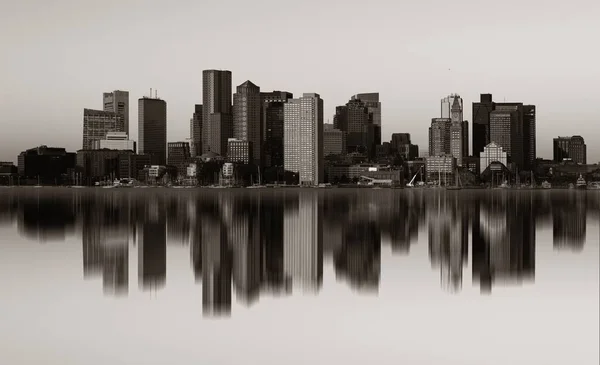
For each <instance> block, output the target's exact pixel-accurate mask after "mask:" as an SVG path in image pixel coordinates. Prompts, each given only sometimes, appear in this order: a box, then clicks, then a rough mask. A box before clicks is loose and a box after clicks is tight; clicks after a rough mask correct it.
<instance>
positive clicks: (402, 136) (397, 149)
mask: <svg viewBox="0 0 600 365" xmlns="http://www.w3.org/2000/svg"><path fill="white" fill-rule="evenodd" d="M390 144H391V146H390V148H391V150H392V153H395V154H397V155H398V156H400V157H401V158H402V159H403V160H405V161H412V160H414V159H415V158H417V157H419V146H418V145H415V144H412V142H411V140H410V133H392V140H391V142H390Z"/></svg>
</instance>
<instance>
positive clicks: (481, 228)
mask: <svg viewBox="0 0 600 365" xmlns="http://www.w3.org/2000/svg"><path fill="white" fill-rule="evenodd" d="M3 195H4V197H3V198H4V199H2V201H1V202H0V224H3V225H10V224H13V223H14V222H16V224H17V228H18V231H19V233H20V234H21V235H22V236H24V237H27V238H29V239H33V240H39V241H42V242H46V241H53V240H64V239H65V238H66V237H67V236H69V235H73V234H75V232H81V240H82V241H81V242H82V248H83V257H82V262H83V278H84V279H86V280H87V279H92V278H101V281H102V286H103V290H104V293H105V294H106V295H117V296H123V295H127V293H128V291H129V260H130V252H129V251H130V247H131V246H137V247H135V249H136V252H137V255H136V257H137V271H138V287H139V288H140V290H143V291H147V290H149V291H157V290H161V288H163V287H164V286H165V285H166V275H167V259H166V255H167V244H169V245H180V246H181V245H183V246H185V245H189V256H190V269H191V270H190V272H191V275H193V279H192V280H195V281H196V282H197V283H198V284H199V285H201V287H202V289H201V291H202V308H203V312H204V314H205V315H207V316H219V315H229V314H230V313H231V308H232V296H233V294H235V300H236V302H238V303H241V304H244V305H247V306H250V305H253V304H255V303H256V302H258V301H259V299H260V297H261V296H264V295H267V296H281V295H289V294H291V293H292V292H295V291H299V292H301V293H305V294H306V293H308V294H310V293H312V294H316V293H318V292H319V291H320V290H321V286H322V282H323V262H324V256H326V257H330V258H331V259H332V265H333V269H334V273H335V277H336V279H337V280H338V281H340V282H343V283H346V285H348V286H349V287H351V288H352V289H354V290H356V291H359V292H364V293H377V292H378V289H379V285H380V280H381V277H382V276H384V275H385V272H383V273H382V272H381V250H382V245H387V244H388V243H389V245H390V249H391V251H392V253H393V254H397V255H408V254H410V247H411V245H413V244H416V243H417V241H418V236H419V231H421V230H424V231H425V232H426V237H427V241H428V252H429V260H430V263H431V267H432V268H433V270H436V271H439V275H440V283H441V286H442V288H443V289H444V290H447V291H449V292H459V291H460V290H461V288H462V285H463V272H464V270H468V269H469V268H468V267H469V266H471V268H470V270H471V271H472V280H473V283H474V284H475V285H477V286H479V287H480V288H481V291H482V293H489V292H491V291H492V290H493V287H495V286H498V285H501V286H503V285H507V284H517V285H518V284H522V283H524V282H532V281H533V280H534V278H535V249H536V244H535V233H536V228H539V227H542V226H548V227H550V226H551V227H552V232H553V247H554V249H555V250H560V251H562V250H564V249H570V250H574V251H581V250H582V249H583V245H584V243H585V238H586V219H587V217H588V216H594V217H595V219H598V211H599V201H600V200H599V199H598V194H597V193H595V192H588V193H585V192H579V191H576V192H572V191H569V192H532V191H517V192H507V191H493V192H490V191H473V192H467V191H458V192H457V191H453V192H446V191H440V190H432V191H426V190H414V191H407V190H405V191H397V190H396V191H394V190H379V191H377V190H375V191H373V190H359V191H356V190H343V189H336V190H327V191H322V190H321V191H317V190H296V189H278V190H268V191H252V192H247V191H243V190H239V191H234V190H230V191H218V192H214V191H208V192H207V191H191V192H173V191H168V190H154V191H148V190H146V191H137V189H136V190H129V191H127V190H111V191H102V190H87V189H86V190H66V189H63V190H55V189H48V190H46V189H43V190H34V191H32V190H31V189H14V190H11V191H9V192H4V193H3ZM469 236H471V247H469ZM469 255H470V256H471V257H469ZM190 277H191V276H190Z"/></svg>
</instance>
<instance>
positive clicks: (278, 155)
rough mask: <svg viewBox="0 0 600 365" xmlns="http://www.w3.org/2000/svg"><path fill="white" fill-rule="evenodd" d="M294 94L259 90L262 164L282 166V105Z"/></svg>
mask: <svg viewBox="0 0 600 365" xmlns="http://www.w3.org/2000/svg"><path fill="white" fill-rule="evenodd" d="M293 97H294V95H293V94H292V93H289V92H287V91H271V92H261V93H260V98H261V103H262V107H263V111H262V118H263V120H262V129H263V133H262V141H261V143H262V145H263V147H262V154H263V157H262V158H263V161H262V163H263V166H265V167H271V166H283V132H284V127H283V105H284V104H285V103H286V102H287V101H288V100H289V99H292V98H293Z"/></svg>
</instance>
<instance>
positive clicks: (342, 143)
mask: <svg viewBox="0 0 600 365" xmlns="http://www.w3.org/2000/svg"><path fill="white" fill-rule="evenodd" d="M345 153H346V134H345V133H344V132H342V131H341V130H339V129H335V128H333V124H324V125H323V155H324V156H329V155H343V154H345Z"/></svg>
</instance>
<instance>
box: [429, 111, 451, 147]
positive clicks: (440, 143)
mask: <svg viewBox="0 0 600 365" xmlns="http://www.w3.org/2000/svg"><path fill="white" fill-rule="evenodd" d="M451 125H452V120H451V119H449V118H433V119H431V127H429V156H442V155H446V154H450V127H451Z"/></svg>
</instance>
